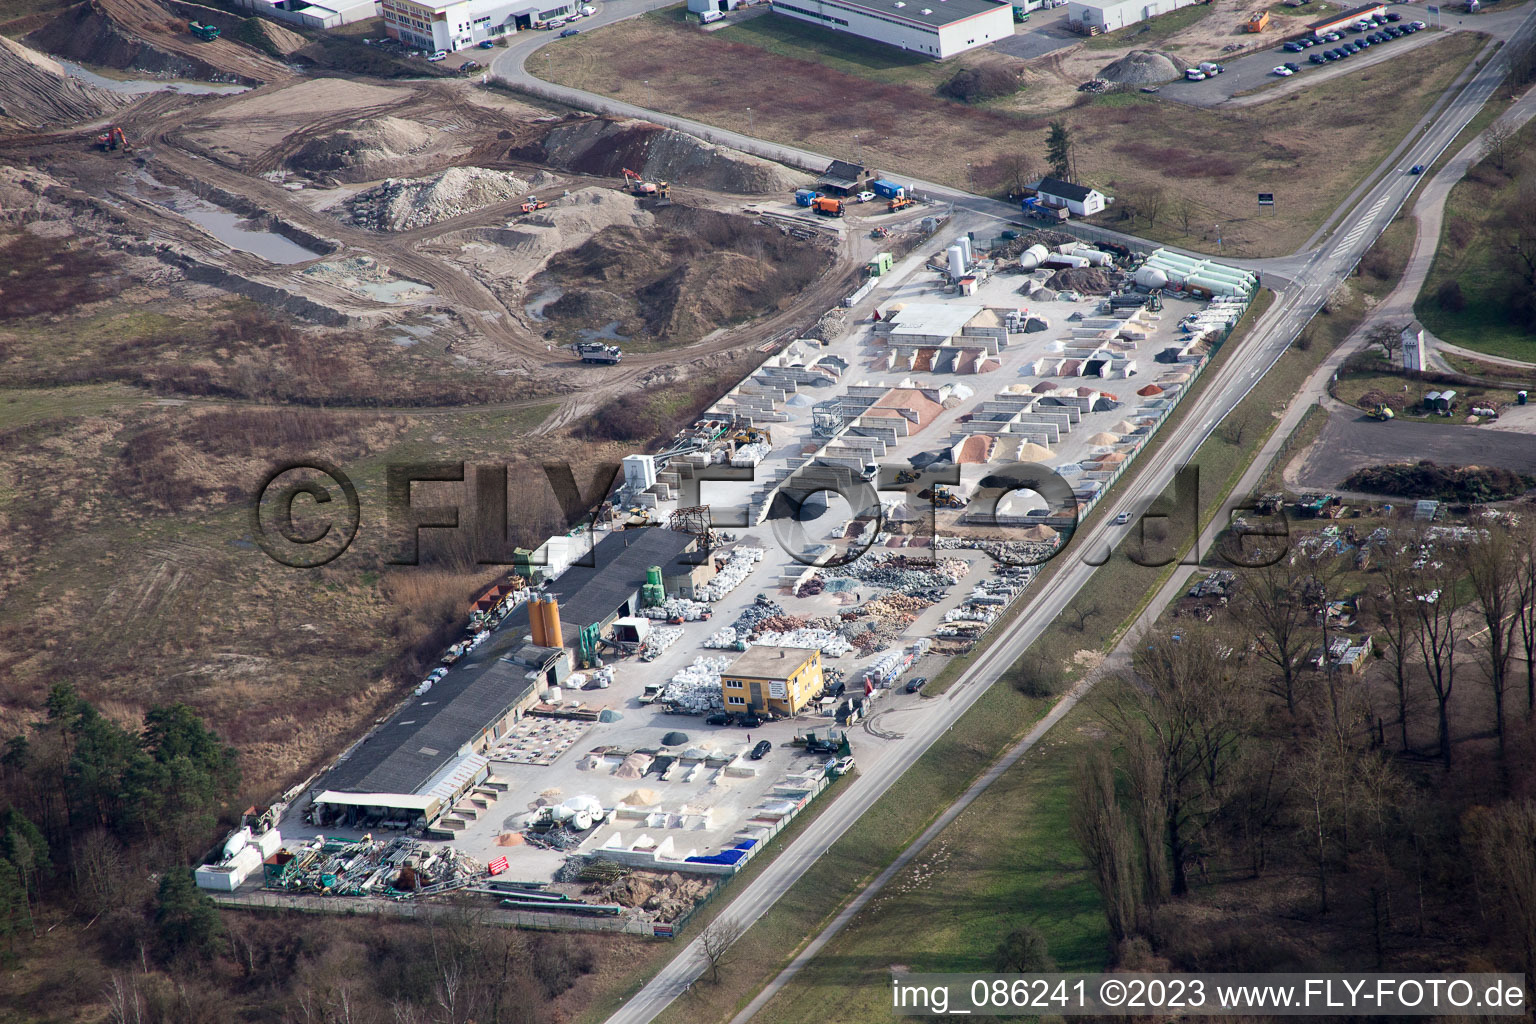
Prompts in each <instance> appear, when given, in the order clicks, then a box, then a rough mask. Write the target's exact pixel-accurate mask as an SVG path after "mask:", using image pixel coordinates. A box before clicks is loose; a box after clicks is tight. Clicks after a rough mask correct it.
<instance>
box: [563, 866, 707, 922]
mask: <svg viewBox="0 0 1536 1024" xmlns="http://www.w3.org/2000/svg"><path fill="white" fill-rule="evenodd" d="M596 863H612V862H611V861H606V862H596ZM616 866H617V865H616ZM580 877H581V878H582V881H588V880H589V878H590V882H591V884H589V885H588V886H587V887H586V888H585V889H584V890H582V891H583V894H584V895H586V896H587V897H588V898H589V899H590V900H592V901H593V902H594V903H615V904H618V905H619V906H621V907H633V908H635V909H637V910H640V911H643V912H644V913H641V914H640V915H639V917H640V918H641V919H643V920H655V921H675V920H677V919H678V918H680V917H682V916H683V915H684V914H686V913H688V911H690V910H692V909H693V908H694V907H695V906H696V905H697V904H698V903H699V901H700V900H702V899H703V898H704V897H705V896H706V895H708V894H709V891H710V890H711V889H713V888H714V887H715V886H716V885H717V884H718V883H717V882H715V881H714V880H713V879H709V878H699V877H697V876H693V877H689V876H684V875H681V874H679V873H677V872H675V871H674V872H672V873H671V874H669V875H662V874H659V873H657V872H653V871H623V872H614V873H612V874H610V875H609V876H608V877H602V875H601V874H600V873H599V872H597V871H593V870H590V869H588V870H587V871H586V872H585V873H584V874H583V875H582V876H580Z"/></svg>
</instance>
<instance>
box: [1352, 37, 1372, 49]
mask: <svg viewBox="0 0 1536 1024" xmlns="http://www.w3.org/2000/svg"><path fill="white" fill-rule="evenodd" d="M1375 41H1376V40H1374V39H1372V38H1371V37H1370V36H1361V37H1360V38H1359V39H1356V40H1355V46H1357V47H1359V48H1360V49H1362V50H1365V49H1368V48H1369V47H1370V46H1371V44H1372V43H1374V42H1375Z"/></svg>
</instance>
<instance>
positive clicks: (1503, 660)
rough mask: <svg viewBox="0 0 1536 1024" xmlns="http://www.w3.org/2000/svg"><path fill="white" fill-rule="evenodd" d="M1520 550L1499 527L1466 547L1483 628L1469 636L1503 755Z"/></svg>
mask: <svg viewBox="0 0 1536 1024" xmlns="http://www.w3.org/2000/svg"><path fill="white" fill-rule="evenodd" d="M1520 572H1521V565H1520V553H1519V550H1518V548H1517V546H1516V545H1515V544H1514V543H1513V542H1512V541H1511V539H1510V536H1509V534H1508V533H1506V532H1504V531H1503V530H1488V531H1485V532H1484V533H1483V534H1481V535H1479V536H1477V537H1476V538H1475V539H1474V540H1473V541H1472V543H1471V544H1470V545H1468V549H1467V575H1468V576H1469V577H1470V578H1471V580H1472V591H1473V593H1474V594H1476V596H1477V607H1478V611H1479V612H1481V613H1482V620H1483V629H1482V630H1481V631H1480V632H1478V633H1474V634H1473V635H1472V636H1471V637H1470V638H1469V639H1470V640H1471V641H1472V644H1473V646H1474V648H1475V650H1476V651H1477V660H1478V664H1479V666H1480V667H1481V668H1482V670H1483V676H1484V678H1485V679H1486V680H1487V681H1488V689H1489V692H1490V693H1491V694H1492V695H1493V728H1494V732H1495V733H1496V734H1497V735H1498V738H1499V756H1500V757H1503V756H1504V694H1505V691H1506V690H1507V689H1508V687H1509V662H1510V658H1511V656H1512V655H1513V654H1514V632H1515V624H1516V622H1515V620H1516V606H1517V602H1518V587H1517V582H1518V580H1519V576H1520Z"/></svg>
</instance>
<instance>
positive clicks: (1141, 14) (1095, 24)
mask: <svg viewBox="0 0 1536 1024" xmlns="http://www.w3.org/2000/svg"><path fill="white" fill-rule="evenodd" d="M1202 2H1204V0H1069V2H1068V3H1067V24H1069V25H1071V26H1072V27H1073V28H1075V29H1077V30H1078V31H1080V32H1092V33H1095V34H1097V33H1099V32H1114V31H1116V30H1117V29H1122V28H1125V27H1126V26H1127V25H1134V24H1136V23H1137V22H1138V21H1146V20H1147V19H1148V18H1155V17H1157V16H1158V15H1159V14H1167V13H1168V12H1169V11H1176V10H1178V9H1179V8H1180V7H1188V6H1190V5H1191V4H1197V3H1202Z"/></svg>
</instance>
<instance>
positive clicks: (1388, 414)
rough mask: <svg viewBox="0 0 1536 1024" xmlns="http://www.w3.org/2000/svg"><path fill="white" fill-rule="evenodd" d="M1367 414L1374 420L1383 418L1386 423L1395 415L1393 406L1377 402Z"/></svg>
mask: <svg viewBox="0 0 1536 1024" xmlns="http://www.w3.org/2000/svg"><path fill="white" fill-rule="evenodd" d="M1366 415H1367V416H1369V417H1370V418H1371V419H1373V420H1381V421H1382V422H1383V423H1385V422H1386V421H1387V420H1390V419H1391V418H1392V416H1393V412H1392V407H1391V406H1388V405H1383V404H1382V403H1380V402H1377V403H1376V404H1375V405H1374V406H1372V407H1371V411H1370V412H1368V413H1366Z"/></svg>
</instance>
